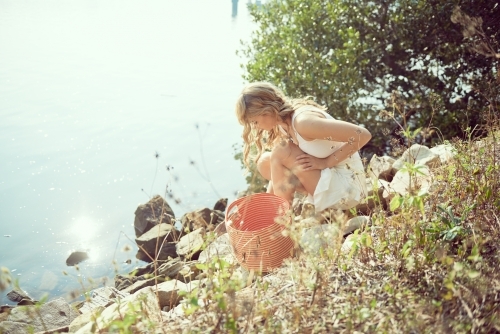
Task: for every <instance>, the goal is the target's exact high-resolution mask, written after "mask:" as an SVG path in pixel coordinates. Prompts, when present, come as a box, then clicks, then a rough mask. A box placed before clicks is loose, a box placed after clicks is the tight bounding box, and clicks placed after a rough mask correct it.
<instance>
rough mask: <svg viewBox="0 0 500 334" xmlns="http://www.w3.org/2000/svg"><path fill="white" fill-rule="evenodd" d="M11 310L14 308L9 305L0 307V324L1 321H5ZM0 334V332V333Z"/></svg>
mask: <svg viewBox="0 0 500 334" xmlns="http://www.w3.org/2000/svg"><path fill="white" fill-rule="evenodd" d="M13 308H14V306H10V305H2V306H0V323H1V322H2V321H6V320H7V318H8V317H9V314H10V311H12V309H13ZM0 333H2V332H1V331H0Z"/></svg>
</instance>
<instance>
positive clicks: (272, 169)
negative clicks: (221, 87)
mask: <svg viewBox="0 0 500 334" xmlns="http://www.w3.org/2000/svg"><path fill="white" fill-rule="evenodd" d="M325 109H326V108H324V107H322V106H320V105H318V104H317V103H315V102H314V101H311V100H307V99H289V98H287V97H286V96H285V95H284V93H283V92H282V91H281V90H280V89H279V88H278V87H276V86H274V85H272V84H270V83H267V82H255V83H251V84H249V85H247V86H246V87H245V88H244V89H243V91H242V92H241V95H240V96H239V98H238V101H237V103H236V115H237V117H238V121H239V122H240V124H242V125H243V127H244V128H243V140H244V149H243V156H244V161H245V163H246V164H247V165H248V164H249V160H250V157H249V155H250V154H249V153H250V146H251V145H252V144H255V146H256V147H257V156H256V158H255V160H256V162H257V169H258V170H259V172H260V173H261V175H262V176H263V177H264V178H266V179H267V180H269V181H270V182H269V185H268V188H267V192H269V193H273V194H275V195H277V196H280V197H282V198H284V199H286V200H288V201H289V202H290V203H291V202H292V200H293V197H294V193H295V191H299V192H306V193H307V194H308V201H309V202H310V203H312V204H314V206H315V209H316V212H321V211H323V210H324V209H327V208H335V209H341V210H347V209H350V208H352V207H354V206H356V205H357V204H358V203H359V202H360V201H361V200H362V199H363V197H365V196H366V193H367V192H366V182H365V173H364V167H363V163H362V161H361V158H360V156H359V153H358V150H359V149H360V148H361V147H363V146H364V145H365V144H366V143H367V142H368V141H369V140H370V138H371V134H370V132H368V130H366V129H365V128H363V127H360V126H357V125H355V124H352V123H348V122H344V121H340V120H336V119H334V118H333V117H332V116H330V115H329V114H328V113H326V112H325ZM266 148H270V149H272V151H271V152H264V151H265V149H266Z"/></svg>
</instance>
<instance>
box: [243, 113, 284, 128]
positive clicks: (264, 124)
mask: <svg viewBox="0 0 500 334" xmlns="http://www.w3.org/2000/svg"><path fill="white" fill-rule="evenodd" d="M248 123H250V125H251V126H252V127H255V128H257V129H261V130H266V131H270V130H272V129H273V128H274V127H275V126H276V125H277V124H278V122H277V120H276V118H275V117H274V116H272V115H271V114H262V115H258V116H252V117H248Z"/></svg>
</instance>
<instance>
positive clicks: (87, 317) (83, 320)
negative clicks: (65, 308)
mask: <svg viewBox="0 0 500 334" xmlns="http://www.w3.org/2000/svg"><path fill="white" fill-rule="evenodd" d="M104 310H105V307H104V306H97V307H95V308H93V309H92V310H91V311H89V312H86V313H83V314H80V315H79V316H78V317H76V318H75V320H73V321H72V322H71V324H70V325H69V332H70V333H74V332H76V331H77V330H79V329H80V328H82V327H83V326H85V325H87V324H88V323H90V322H92V321H95V319H97V317H98V316H99V314H101V313H102V311H104Z"/></svg>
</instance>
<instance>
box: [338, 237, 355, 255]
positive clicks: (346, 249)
mask: <svg viewBox="0 0 500 334" xmlns="http://www.w3.org/2000/svg"><path fill="white" fill-rule="evenodd" d="M358 241H359V235H356V234H349V235H348V236H347V237H346V238H345V240H344V242H343V243H342V247H341V248H340V251H341V252H342V253H344V254H348V253H350V252H351V251H352V249H353V247H354V245H355V244H356V243H357V242H358Z"/></svg>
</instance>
